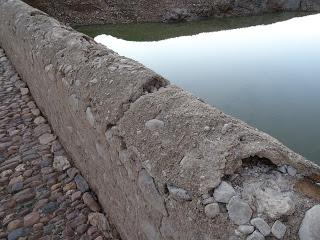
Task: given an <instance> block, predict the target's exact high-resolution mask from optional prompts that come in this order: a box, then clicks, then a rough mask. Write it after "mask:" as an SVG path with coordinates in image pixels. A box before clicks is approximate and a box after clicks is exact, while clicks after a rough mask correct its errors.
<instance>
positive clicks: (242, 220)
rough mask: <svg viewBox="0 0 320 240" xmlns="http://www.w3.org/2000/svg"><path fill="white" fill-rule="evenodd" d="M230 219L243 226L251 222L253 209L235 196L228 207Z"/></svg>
mask: <svg viewBox="0 0 320 240" xmlns="http://www.w3.org/2000/svg"><path fill="white" fill-rule="evenodd" d="M227 210H228V214H229V218H230V219H231V221H232V222H234V223H235V224H237V225H243V224H246V223H248V222H249V220H250V219H251V216H252V209H251V208H250V206H249V204H248V203H246V202H245V201H243V200H241V199H240V198H239V197H237V196H234V197H232V198H231V200H230V201H229V203H228V205H227Z"/></svg>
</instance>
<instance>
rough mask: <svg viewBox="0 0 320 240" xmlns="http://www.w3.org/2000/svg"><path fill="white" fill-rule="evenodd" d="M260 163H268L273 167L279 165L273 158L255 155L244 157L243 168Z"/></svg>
mask: <svg viewBox="0 0 320 240" xmlns="http://www.w3.org/2000/svg"><path fill="white" fill-rule="evenodd" d="M258 165H267V166H270V167H273V168H276V167H277V165H275V164H274V163H273V162H272V161H271V160H269V159H267V158H260V157H258V156H254V157H249V158H245V159H242V168H246V167H248V168H250V167H254V166H258Z"/></svg>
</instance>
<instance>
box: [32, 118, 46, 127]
mask: <svg viewBox="0 0 320 240" xmlns="http://www.w3.org/2000/svg"><path fill="white" fill-rule="evenodd" d="M33 122H34V123H35V124H37V125H39V124H41V123H45V122H46V120H45V119H44V117H41V116H40V117H37V118H36V119H35V120H34V121H33Z"/></svg>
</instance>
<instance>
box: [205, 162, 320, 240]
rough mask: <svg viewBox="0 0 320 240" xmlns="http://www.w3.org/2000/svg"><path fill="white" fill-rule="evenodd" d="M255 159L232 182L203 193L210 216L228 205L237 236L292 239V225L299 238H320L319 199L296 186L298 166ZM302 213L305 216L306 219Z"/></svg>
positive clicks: (304, 239) (251, 238) (262, 238)
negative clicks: (312, 199) (288, 234)
mask: <svg viewBox="0 0 320 240" xmlns="http://www.w3.org/2000/svg"><path fill="white" fill-rule="evenodd" d="M251 161H252V163H251V164H250V166H246V167H244V169H243V170H241V171H240V172H239V173H236V174H235V175H234V176H232V179H230V180H229V182H227V181H222V182H221V183H220V185H219V186H218V187H217V188H215V189H214V191H213V193H212V195H210V194H207V195H203V196H202V198H203V201H202V204H203V205H204V206H205V207H204V212H205V214H206V215H207V217H208V218H215V217H217V216H219V214H220V213H221V211H220V208H222V209H225V208H226V210H227V214H228V217H229V219H230V221H231V223H232V224H234V225H235V226H238V227H237V228H236V229H235V236H234V238H233V239H246V240H264V239H266V237H268V238H267V239H269V238H270V239H288V238H285V236H286V233H287V231H288V230H289V229H290V230H289V231H291V232H299V238H298V236H296V238H295V239H301V240H317V239H319V236H320V235H319V234H320V223H319V221H318V220H319V216H320V205H315V206H313V205H314V204H317V202H316V201H310V199H309V200H308V199H307V198H305V197H303V196H301V195H300V194H299V193H297V192H296V191H295V190H294V182H295V180H294V179H293V178H294V177H298V178H299V176H297V174H298V173H297V171H296V169H294V168H293V167H291V166H287V165H284V166H281V167H278V168H277V167H276V166H274V165H272V164H271V165H267V164H265V163H263V161H262V160H257V161H255V159H251ZM298 206H299V207H298ZM312 206H313V207H312ZM311 207H312V208H311ZM310 208H311V209H310ZM308 209H310V210H308ZM305 212H306V214H305ZM221 214H223V213H221ZM299 216H304V219H303V221H302V223H301V222H299V221H300V220H299ZM316 219H318V220H316ZM287 225H288V226H287ZM297 228H299V229H297Z"/></svg>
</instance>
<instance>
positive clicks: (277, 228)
mask: <svg viewBox="0 0 320 240" xmlns="http://www.w3.org/2000/svg"><path fill="white" fill-rule="evenodd" d="M286 231H287V227H286V225H284V224H283V223H282V222H281V221H279V220H277V221H275V223H274V224H273V226H272V228H271V232H272V234H273V236H275V237H276V238H277V239H282V238H283V237H284V235H285V234H286Z"/></svg>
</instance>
